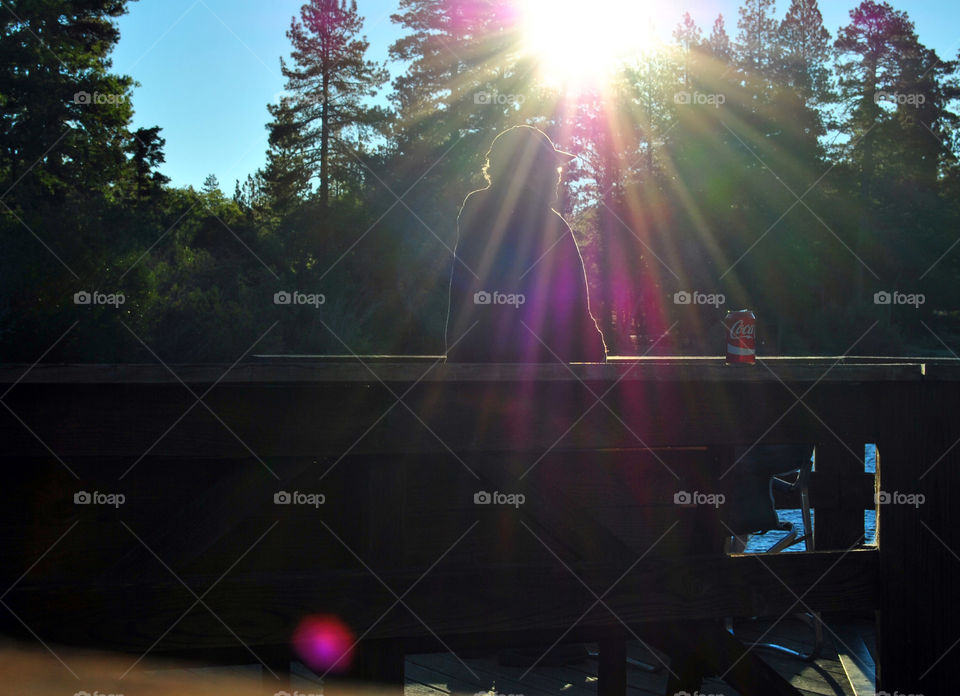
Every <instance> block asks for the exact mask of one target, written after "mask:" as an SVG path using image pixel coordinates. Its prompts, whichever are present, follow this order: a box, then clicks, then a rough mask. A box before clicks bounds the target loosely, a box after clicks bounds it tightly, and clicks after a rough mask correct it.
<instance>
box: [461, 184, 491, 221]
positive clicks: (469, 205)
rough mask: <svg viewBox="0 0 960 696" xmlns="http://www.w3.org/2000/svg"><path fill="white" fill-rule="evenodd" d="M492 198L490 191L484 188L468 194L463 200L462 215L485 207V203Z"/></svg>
mask: <svg viewBox="0 0 960 696" xmlns="http://www.w3.org/2000/svg"><path fill="white" fill-rule="evenodd" d="M489 198H490V189H489V188H482V189H477V190H476V191H471V192H470V193H468V194H467V197H466V198H464V199H463V203H462V204H461V206H460V214H461V215H463V213H464V212H465V211H471V210H475V209H476V208H478V207H479V206H481V205H483V203H484V202H485V201H487V200H488V199H489Z"/></svg>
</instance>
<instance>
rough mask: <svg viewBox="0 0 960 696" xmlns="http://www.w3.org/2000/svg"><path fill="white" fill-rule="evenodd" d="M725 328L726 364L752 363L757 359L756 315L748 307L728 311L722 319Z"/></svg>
mask: <svg viewBox="0 0 960 696" xmlns="http://www.w3.org/2000/svg"><path fill="white" fill-rule="evenodd" d="M723 324H724V326H726V328H727V364H728V365H735V364H744V365H753V364H754V363H756V361H757V340H756V339H757V317H756V316H754V314H753V312H751V311H750V310H749V309H739V310H737V311H736V312H728V313H727V316H726V318H724V320H723Z"/></svg>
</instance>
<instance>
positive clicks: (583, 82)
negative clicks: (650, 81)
mask: <svg viewBox="0 0 960 696" xmlns="http://www.w3.org/2000/svg"><path fill="white" fill-rule="evenodd" d="M521 6H522V13H523V27H524V30H523V34H524V44H525V48H526V51H527V52H528V53H529V54H531V55H532V56H534V58H535V59H536V60H537V62H538V64H539V70H540V78H541V79H542V80H543V81H544V82H546V83H548V84H553V85H556V86H564V87H566V88H568V89H580V88H584V87H590V86H600V85H602V83H603V82H604V81H605V80H606V78H608V77H609V76H610V74H611V73H613V72H614V71H615V70H616V68H617V67H618V66H619V65H621V64H622V63H623V62H624V61H629V60H630V59H632V58H636V57H638V56H640V55H642V54H644V53H648V52H650V51H652V50H654V48H655V43H656V41H657V39H656V35H655V31H654V24H655V21H656V20H657V19H658V17H657V10H655V9H654V4H653V3H652V2H648V1H645V0H588V1H587V2H582V1H580V0H521Z"/></svg>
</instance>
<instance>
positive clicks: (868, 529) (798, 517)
mask: <svg viewBox="0 0 960 696" xmlns="http://www.w3.org/2000/svg"><path fill="white" fill-rule="evenodd" d="M863 462H864V468H863V470H864V471H866V472H868V473H871V474H873V473H876V471H877V446H876V445H866V446H865V449H864V460H863ZM815 513H816V511H815V510H811V511H810V516H811V518H812V520H813V524H816V523H817V520H816V514H815ZM777 514H778V515H779V516H780V519H781V520H783V521H785V522H791V523H792V524H793V526H794V529H796V530H797V536H798V537H800V536H803V535H804V534H805V530H804V528H803V514H802V513H801V511H800V510H777ZM863 528H864V532H865V534H866V540H865V541H866V543H867V544H873V543H875V542H874V540H875V539H876V536H877V513H876V510H864V512H863ZM786 535H787V533H786V532H777V531H774V532H767V533H766V534H754V535H753V536H751V537H750V542H749V543H748V544H747V553H760V552H763V551H766V550H767V549H769V548H770V547H771V546H773V545H774V544H775V543H777V541H779V540H780V539H782V538H783V537H785V536H786ZM805 547H806V542H801V543H799V544H796V545H795V546H791V547H790V548H788V549H786V551H804V550H805Z"/></svg>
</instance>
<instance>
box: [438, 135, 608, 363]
mask: <svg viewBox="0 0 960 696" xmlns="http://www.w3.org/2000/svg"><path fill="white" fill-rule="evenodd" d="M573 158H574V155H571V154H570V153H568V152H563V151H561V150H557V149H556V148H555V147H554V145H553V143H552V142H551V141H550V138H548V137H547V135H546V134H545V133H543V131H540V130H538V129H537V128H533V127H532V126H516V127H514V128H510V129H508V130H505V131H503V132H502V133H500V134H499V135H498V136H497V137H496V138H494V140H493V144H492V145H491V146H490V150H489V151H488V152H487V163H486V166H485V167H484V175H485V176H486V178H487V180H488V181H489V186H487V188H484V189H480V190H478V191H473V192H472V193H470V194H469V195H468V196H467V198H466V199H465V200H464V202H463V207H462V208H461V210H460V216H459V218H458V220H457V229H458V237H457V246H456V252H455V255H456V258H455V259H454V264H453V271H452V273H451V276H450V304H449V312H448V315H447V330H446V346H447V359H448V360H451V361H458V362H530V363H537V362H557V361H562V362H603V361H604V360H605V359H606V349H605V346H604V342H603V337H602V335H601V334H600V331H599V329H598V328H597V324H596V322H595V321H594V319H593V316H592V315H591V314H590V302H589V299H588V295H587V281H586V275H585V273H584V269H583V259H582V258H581V257H580V250H579V249H578V248H577V243H576V241H575V240H574V238H573V232H572V231H571V230H570V227H569V226H568V225H567V223H566V222H565V221H564V219H563V218H562V217H561V216H560V214H559V213H558V212H557V211H556V210H554V209H553V207H552V206H553V205H554V202H555V201H556V199H557V186H558V184H559V183H560V167H561V165H563V164H565V163H567V162H569V161H570V160H571V159H573ZM474 324H475V325H474ZM471 327H472V328H471Z"/></svg>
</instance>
